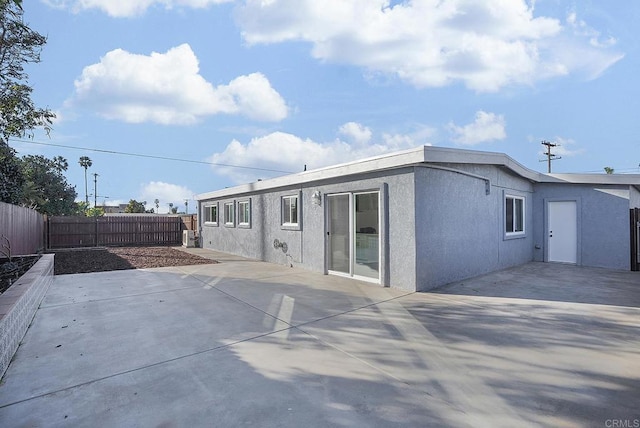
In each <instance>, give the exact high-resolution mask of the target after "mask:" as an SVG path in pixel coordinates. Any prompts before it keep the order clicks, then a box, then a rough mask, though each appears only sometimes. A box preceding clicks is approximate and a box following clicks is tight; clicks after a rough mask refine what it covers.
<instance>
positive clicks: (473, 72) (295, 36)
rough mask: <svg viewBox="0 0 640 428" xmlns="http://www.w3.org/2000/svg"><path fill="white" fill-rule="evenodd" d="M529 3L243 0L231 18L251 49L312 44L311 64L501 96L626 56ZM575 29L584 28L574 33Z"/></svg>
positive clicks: (595, 71) (500, 0)
mask: <svg viewBox="0 0 640 428" xmlns="http://www.w3.org/2000/svg"><path fill="white" fill-rule="evenodd" d="M534 4H535V2H527V1H526V0H485V1H477V0H413V1H403V2H390V1H389V0H351V1H344V0H325V1H321V2H320V1H317V0H269V1H264V0H246V1H245V2H244V4H243V5H242V6H239V7H238V13H237V16H238V23H239V25H240V26H241V29H242V35H243V37H244V39H245V40H246V41H247V42H248V43H249V44H259V43H264V44H266V43H280V42H284V41H305V42H309V43H311V45H312V51H311V52H312V55H313V56H314V57H315V58H317V59H320V60H322V61H329V62H337V63H347V64H354V65H357V66H361V67H364V68H365V69H367V70H368V71H373V72H382V73H385V74H389V75H392V76H396V77H398V78H400V79H402V80H404V81H406V82H408V83H410V84H412V85H415V86H417V87H434V86H435V87H438V86H445V85H449V84H453V83H457V82H461V83H463V84H464V85H466V86H467V87H468V88H470V89H473V90H475V91H497V90H499V89H500V88H502V87H504V86H509V85H514V84H515V85H520V84H525V85H531V84H533V83H535V82H536V81H538V80H541V79H547V78H551V77H557V76H564V75H566V74H570V73H576V72H584V71H585V70H586V73H587V74H588V75H590V76H595V75H597V74H598V73H601V72H602V71H603V70H605V69H606V68H608V67H609V66H611V65H612V64H613V63H615V62H616V61H618V60H619V59H620V58H621V57H622V55H620V54H619V53H616V52H613V51H612V50H611V49H610V48H611V45H612V44H614V43H615V39H613V38H610V39H608V40H607V41H606V43H602V42H600V43H594V40H597V39H598V36H597V32H594V31H595V30H592V29H589V31H585V29H587V28H588V26H587V25H586V23H584V22H582V21H579V20H578V19H577V17H575V16H573V18H570V19H569V20H567V21H566V22H565V23H564V24H563V22H562V20H560V19H557V18H553V17H546V16H536V15H535V13H534ZM576 25H578V26H579V27H581V28H582V30H583V31H575V29H576ZM594 37H595V39H594ZM575 49H579V50H580V56H577V55H574V54H573V52H575ZM578 58H582V60H578Z"/></svg>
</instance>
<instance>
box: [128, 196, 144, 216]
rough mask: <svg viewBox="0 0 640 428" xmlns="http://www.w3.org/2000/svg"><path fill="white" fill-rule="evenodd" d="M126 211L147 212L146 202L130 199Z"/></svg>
mask: <svg viewBox="0 0 640 428" xmlns="http://www.w3.org/2000/svg"><path fill="white" fill-rule="evenodd" d="M124 212H126V213H143V212H145V209H144V204H143V203H142V202H138V201H136V200H135V199H130V200H129V203H128V204H127V207H126V208H125V209H124Z"/></svg>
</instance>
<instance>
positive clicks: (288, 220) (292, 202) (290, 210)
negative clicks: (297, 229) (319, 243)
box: [282, 195, 298, 226]
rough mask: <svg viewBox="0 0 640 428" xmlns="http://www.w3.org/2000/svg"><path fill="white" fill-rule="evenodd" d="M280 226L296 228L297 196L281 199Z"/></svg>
mask: <svg viewBox="0 0 640 428" xmlns="http://www.w3.org/2000/svg"><path fill="white" fill-rule="evenodd" d="M282 225H283V226H298V196H297V195H296V196H283V197H282Z"/></svg>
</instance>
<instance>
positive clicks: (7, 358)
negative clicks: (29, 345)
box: [0, 254, 54, 377]
mask: <svg viewBox="0 0 640 428" xmlns="http://www.w3.org/2000/svg"><path fill="white" fill-rule="evenodd" d="M53 261H54V255H53V254H44V255H43V256H42V257H41V258H40V260H38V261H37V262H36V264H35V265H33V266H32V267H31V269H29V270H28V271H27V272H26V273H25V274H24V275H23V276H22V277H20V279H18V281H17V282H16V283H15V284H13V285H12V286H11V287H10V288H9V289H8V290H7V291H5V292H4V293H3V294H2V295H0V377H1V376H4V373H5V371H6V370H7V368H8V367H9V363H10V362H11V359H12V358H13V355H14V354H15V352H16V351H17V350H18V346H19V345H20V341H21V340H22V338H23V337H24V335H25V333H26V332H27V328H28V327H29V324H30V323H31V320H32V319H33V317H34V316H35V314H36V310H37V309H38V307H39V306H40V302H41V301H42V299H43V298H44V295H45V294H46V292H47V290H48V289H49V286H50V285H51V282H52V281H53Z"/></svg>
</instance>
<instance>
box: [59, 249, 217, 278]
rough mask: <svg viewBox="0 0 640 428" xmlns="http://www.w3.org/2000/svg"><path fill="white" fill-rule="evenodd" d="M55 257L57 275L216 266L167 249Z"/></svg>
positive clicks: (86, 252) (61, 253)
mask: <svg viewBox="0 0 640 428" xmlns="http://www.w3.org/2000/svg"><path fill="white" fill-rule="evenodd" d="M55 254H56V256H55V259H54V260H55V264H54V271H55V274H56V275H64V274H70V273H88V272H106V271H112V270H124V269H144V268H156V267H166V266H187V265H199V264H211V263H217V262H216V261H215V260H210V259H205V258H202V257H199V256H196V255H193V254H188V253H185V252H184V251H180V250H176V249H174V248H170V247H123V248H91V249H73V250H63V251H56V252H55Z"/></svg>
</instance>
